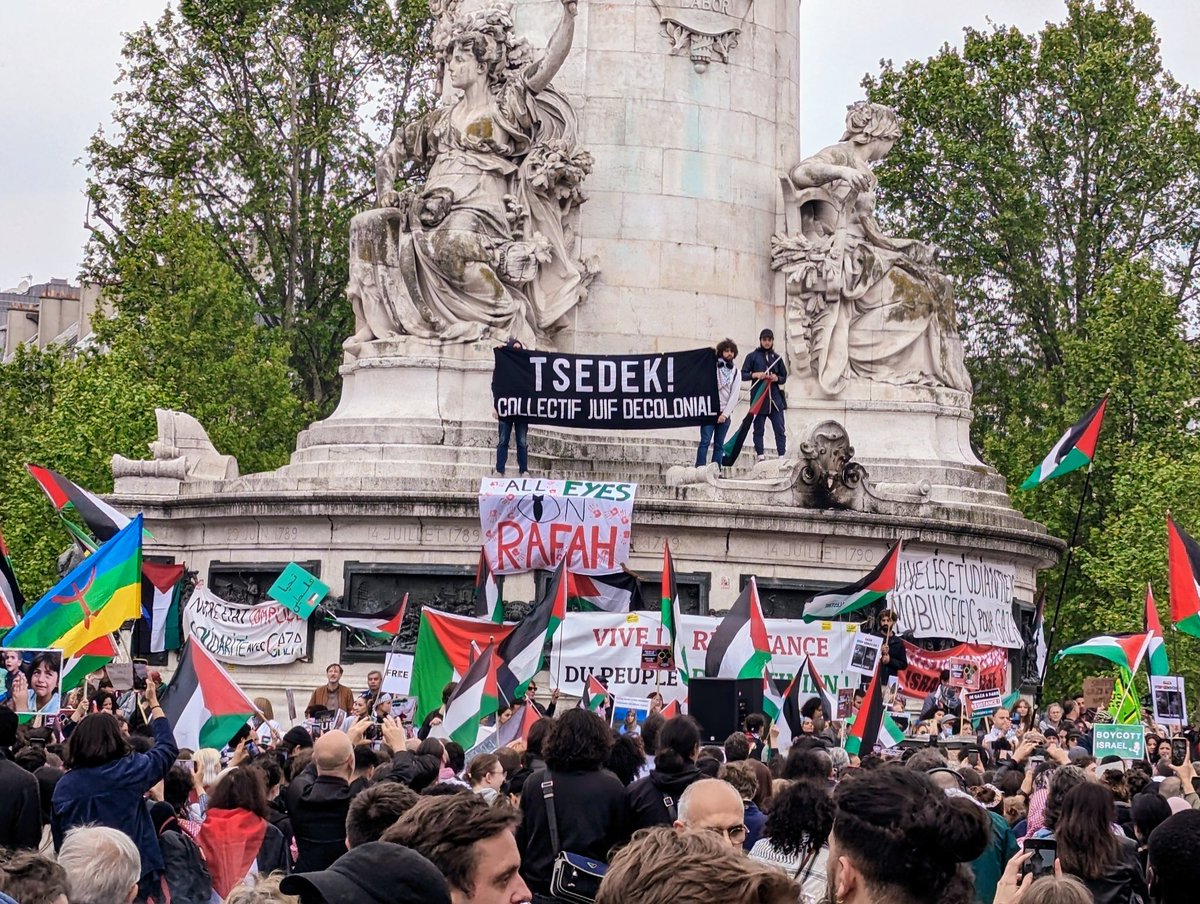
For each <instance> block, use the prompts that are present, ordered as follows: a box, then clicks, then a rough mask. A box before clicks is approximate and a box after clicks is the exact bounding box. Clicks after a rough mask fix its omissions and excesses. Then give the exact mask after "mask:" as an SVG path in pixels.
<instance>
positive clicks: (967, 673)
mask: <svg viewBox="0 0 1200 904" xmlns="http://www.w3.org/2000/svg"><path fill="white" fill-rule="evenodd" d="M950 686H951V687H961V688H962V689H963V690H968V691H977V690H979V665H978V663H976V662H974V661H973V660H971V659H951V660H950Z"/></svg>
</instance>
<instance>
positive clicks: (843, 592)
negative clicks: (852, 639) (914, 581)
mask: <svg viewBox="0 0 1200 904" xmlns="http://www.w3.org/2000/svg"><path fill="white" fill-rule="evenodd" d="M903 545H904V544H903V541H901V540H897V541H896V545H895V546H893V547H892V548H891V549H889V550H888V551H887V555H885V556H884V557H883V558H882V559H881V560H880V562H879V564H878V565H876V566H875V569H874V570H873V571H872V572H871V573H870V574H868V575H867V576H866V577H865V578H863V579H862V580H859V581H856V582H855V583H853V584H848V585H847V586H845V587H838V588H837V589H835V590H823V591H821V592H820V593H818V594H817V595H816V596H814V597H813V598H812V599H811V600H810V601H809V603H808V605H807V606H805V607H804V621H805V622H813V621H816V620H817V619H818V618H832V617H833V616H835V615H845V614H847V613H849V612H855V611H857V610H859V609H862V608H864V607H865V606H869V605H871V603H875V602H878V601H879V600H881V599H883V598H884V597H885V596H887V595H888V594H889V593H891V592H892V591H893V590H895V589H896V573H897V571H898V570H899V563H900V549H901V547H902V546H903Z"/></svg>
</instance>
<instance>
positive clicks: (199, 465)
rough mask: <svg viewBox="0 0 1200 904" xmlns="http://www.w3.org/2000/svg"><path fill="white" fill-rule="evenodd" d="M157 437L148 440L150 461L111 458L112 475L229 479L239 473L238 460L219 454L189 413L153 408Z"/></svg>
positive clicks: (117, 476)
mask: <svg viewBox="0 0 1200 904" xmlns="http://www.w3.org/2000/svg"><path fill="white" fill-rule="evenodd" d="M154 417H155V420H156V421H157V422H158V439H157V440H155V441H154V442H152V443H150V454H151V455H153V456H154V457H153V458H152V459H150V460H149V461H139V460H136V459H132V458H126V457H125V456H124V455H114V456H113V457H112V472H113V477H114V478H122V477H165V478H170V479H173V480H232V479H233V478H235V477H237V476H238V462H237V459H236V458H234V457H233V456H232V455H222V454H221V453H220V452H218V451H217V448H216V446H214V445H213V443H212V440H211V439H209V438H208V432H207V431H206V430H205V429H204V427H203V426H201V424H200V422H199V421H198V420H196V419H195V418H194V417H192V416H191V415H190V414H185V413H184V412H182V411H171V410H169V409H166V408H155V409H154Z"/></svg>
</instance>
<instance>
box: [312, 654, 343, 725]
mask: <svg viewBox="0 0 1200 904" xmlns="http://www.w3.org/2000/svg"><path fill="white" fill-rule="evenodd" d="M344 671H345V670H344V669H343V668H342V665H341V663H338V662H334V663H331V664H330V665H328V666H326V668H325V679H326V683H325V684H322V685H321V686H320V687H318V688H316V689H315V690H314V691H313V692H312V696H310V697H309V698H308V708H309V709H311V708H312V707H314V706H320V707H323V708H324V709H327V710H329V711H330V712H334V711H336V710H339V709H340V710H341V711H342V712H343V713H348V712H350V709H351V708H352V707H353V706H354V691H352V690H350V688H348V687H346V685H344V684H342V674H343V672H344Z"/></svg>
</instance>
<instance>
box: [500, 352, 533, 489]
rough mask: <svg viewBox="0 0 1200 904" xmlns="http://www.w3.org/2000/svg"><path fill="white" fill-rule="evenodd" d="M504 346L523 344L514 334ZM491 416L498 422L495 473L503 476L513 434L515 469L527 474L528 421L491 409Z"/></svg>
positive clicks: (522, 474)
mask: <svg viewBox="0 0 1200 904" xmlns="http://www.w3.org/2000/svg"><path fill="white" fill-rule="evenodd" d="M504 347H505V348H515V349H523V348H524V347H525V346H523V345H522V344H521V340H519V339H517V338H516V337H515V336H510V337H509V339H508V341H507V342H505V343H504ZM495 393H496V385H495V377H493V378H492V394H493V395H495ZM493 416H494V417H496V419H497V420H498V421H499V422H500V436H499V441H498V442H497V443H496V473H497V474H499V475H500V476H501V477H503V476H504V468H505V466H506V465H507V464H508V446H509V443H510V442H511V440H512V437H513V434H514V433H515V434H516V436H517V471H519V472H520V476H522V477H528V476H529V442H528V436H529V422H528V421H525V420H523V419H521V418H515V417H507V418H502V417H500V416H499V414H498V413H496V412H495V411H493Z"/></svg>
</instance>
